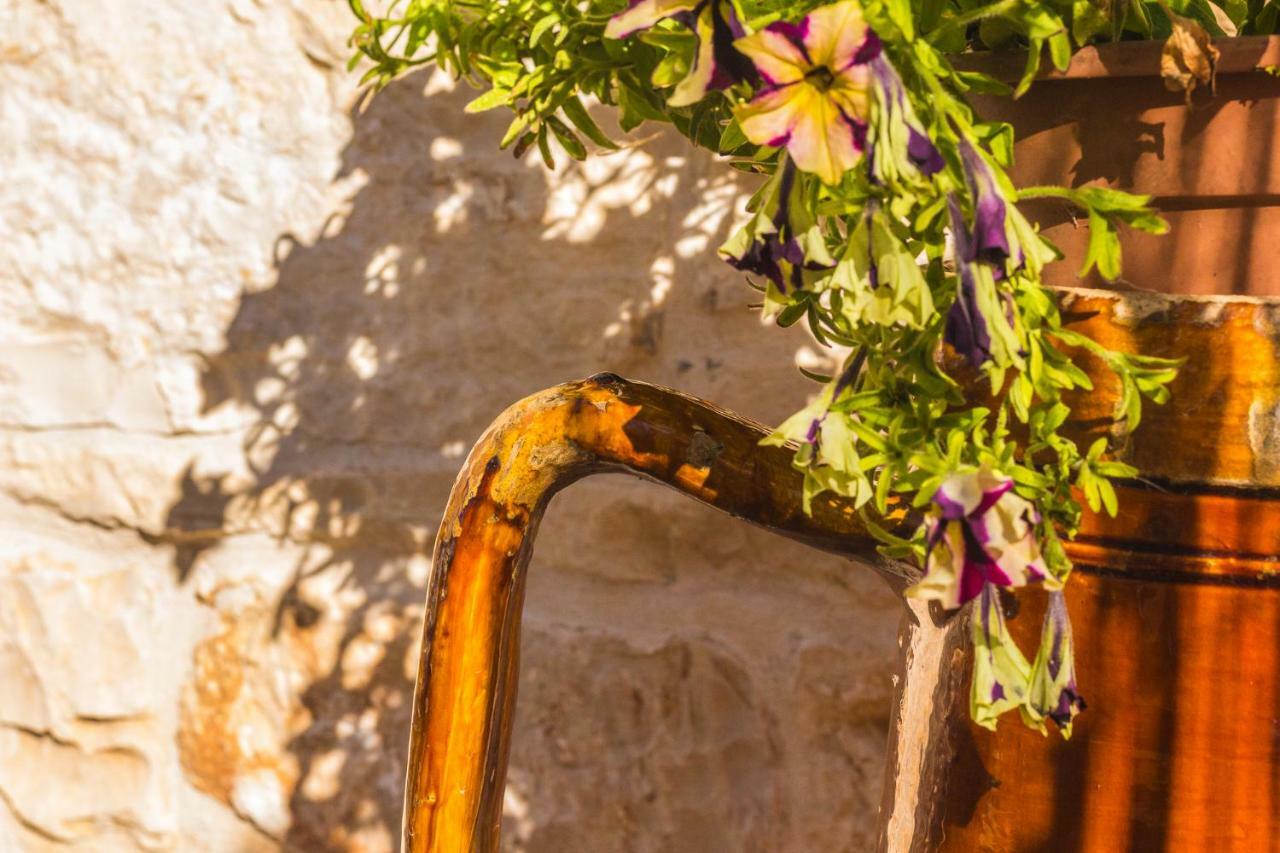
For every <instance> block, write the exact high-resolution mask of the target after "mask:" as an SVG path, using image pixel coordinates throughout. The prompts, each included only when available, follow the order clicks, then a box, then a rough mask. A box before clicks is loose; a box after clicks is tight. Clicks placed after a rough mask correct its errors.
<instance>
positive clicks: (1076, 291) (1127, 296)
mask: <svg viewBox="0 0 1280 853" xmlns="http://www.w3.org/2000/svg"><path fill="white" fill-rule="evenodd" d="M1277 85H1280V84H1277ZM1051 289H1052V290H1053V291H1054V292H1055V293H1060V294H1062V295H1063V296H1066V297H1069V298H1073V299H1076V298H1079V299H1114V300H1117V301H1120V302H1124V303H1125V304H1126V305H1129V306H1130V307H1132V308H1133V309H1138V313H1144V314H1145V313H1150V312H1151V311H1155V310H1159V308H1160V307H1162V306H1169V305H1186V304H1199V305H1258V306H1261V307H1264V308H1275V309H1280V296H1249V295H1247V294H1234V293H1162V292H1161V291H1158V290H1111V289H1109V288H1105V287H1053V288H1051ZM1144 308H1146V309H1149V310H1141V309H1144Z"/></svg>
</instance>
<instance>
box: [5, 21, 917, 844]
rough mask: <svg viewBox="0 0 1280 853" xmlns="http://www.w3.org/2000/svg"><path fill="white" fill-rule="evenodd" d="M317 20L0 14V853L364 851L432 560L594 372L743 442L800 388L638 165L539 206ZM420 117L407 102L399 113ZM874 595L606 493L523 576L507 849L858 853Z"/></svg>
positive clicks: (495, 120) (880, 623)
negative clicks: (534, 432)
mask: <svg viewBox="0 0 1280 853" xmlns="http://www.w3.org/2000/svg"><path fill="white" fill-rule="evenodd" d="M347 15H348V12H347V10H346V7H345V4H343V3H340V2H337V0H292V2H267V0H227V2H221V0H214V2H210V3H178V4H173V3H168V4H166V3H158V2H150V3H148V2H143V0H44V1H43V2H31V0H0V164H3V167H2V168H3V170H2V172H0V175H2V177H3V180H0V324H2V326H3V334H2V335H0V849H2V850H31V851H44V850H71V849H76V850H92V851H95V853H96V851H116V850H121V851H133V850H183V851H200V850H217V851H255V850H275V849H280V848H286V849H294V850H306V851H326V850H351V851H355V850H360V851H381V850H388V849H391V848H392V847H393V846H394V839H395V838H396V837H397V835H398V826H399V820H400V790H401V785H402V778H403V772H404V758H403V755H402V750H403V748H404V744H405V742H406V734H407V725H408V713H409V699H410V695H411V690H412V676H413V668H414V665H415V661H416V657H415V655H416V643H417V638H418V632H419V627H420V620H421V602H422V598H423V588H424V585H425V580H426V577H427V574H428V572H429V571H430V546H431V537H432V535H433V533H434V530H435V527H436V525H437V523H438V520H439V519H438V513H439V511H440V509H441V508H442V507H443V505H444V501H445V498H446V495H447V493H448V489H449V486H450V484H451V482H452V479H453V476H454V474H455V472H456V470H457V469H458V467H459V466H460V464H461V461H462V458H463V455H464V453H465V451H466V449H467V448H468V447H469V446H470V443H471V442H472V441H473V440H474V439H475V437H476V436H478V434H479V433H480V431H481V430H482V429H483V427H484V426H485V425H486V424H487V423H488V421H489V420H490V419H492V418H493V417H494V416H495V415H496V414H497V413H498V412H499V411H500V410H501V409H502V408H503V407H505V406H506V405H507V404H508V403H510V402H512V401H514V400H516V399H518V398H520V397H521V396H523V395H525V394H527V393H530V392H532V391H534V390H537V389H539V388H542V387H545V386H547V385H551V384H554V383H556V382H559V381H562V380H565V379H569V378H577V377H581V376H584V375H587V374H590V373H594V372H596V371H598V370H602V369H608V370H612V371H615V372H618V373H620V374H623V375H626V376H630V377H635V378H640V379H646V380H651V381H655V382H660V383H664V384H668V385H672V386H675V387H678V388H681V389H683V390H686V391H690V392H693V393H695V394H698V395H701V396H704V397H707V398H710V399H713V400H716V401H717V402H719V403H722V404H724V405H726V406H728V407H731V408H733V409H736V410H738V411H740V412H742V413H744V414H747V415H750V416H753V417H755V418H757V419H760V420H763V421H766V422H776V421H777V420H779V419H780V418H781V417H783V416H784V415H786V414H787V413H789V412H790V411H791V410H793V409H794V408H795V407H796V406H798V405H799V404H800V403H801V402H802V401H803V398H804V394H805V393H806V391H807V388H806V384H805V383H804V382H803V381H802V380H801V379H800V377H799V375H798V373H797V371H796V369H795V364H796V362H797V360H798V359H801V360H803V359H809V360H811V361H814V362H821V358H822V357H821V355H820V354H818V353H815V352H814V351H813V347H812V343H811V342H810V341H808V340H807V339H806V338H805V337H804V336H803V335H802V334H801V333H800V332H799V331H795V330H793V331H792V332H790V333H788V332H782V331H778V330H768V329H762V328H761V327H760V323H759V320H758V319H757V317H756V316H755V315H754V314H753V313H752V312H751V311H750V310H748V307H747V306H748V303H749V302H750V301H752V293H751V291H750V290H749V289H747V288H746V287H745V286H744V285H743V283H742V282H741V280H740V277H739V276H738V275H737V274H735V273H733V272H732V271H731V270H728V269H726V268H724V267H723V265H721V264H719V263H717V262H716V260H715V259H714V247H715V246H716V245H717V244H718V242H719V241H720V240H721V239H722V238H723V236H724V234H725V232H726V229H727V227H728V225H729V223H730V221H731V220H732V219H733V218H734V216H735V215H736V213H735V211H736V210H738V209H740V205H741V202H742V196H743V192H742V190H743V187H742V186H740V185H739V184H737V183H735V182H734V181H733V179H731V178H730V176H729V170H728V169H727V168H725V167H724V166H723V165H719V164H716V163H714V162H713V161H712V160H711V159H710V158H708V157H702V156H688V153H687V152H686V151H685V149H684V148H683V147H682V146H681V145H680V144H679V143H678V141H676V140H672V139H671V138H669V137H668V136H665V135H663V134H651V135H647V136H644V137H643V138H640V139H637V140H636V141H635V144H634V145H632V146H630V147H629V148H628V150H627V151H625V152H623V153H621V154H618V155H613V156H609V157H603V158H601V159H598V160H596V161H594V162H592V163H589V164H588V165H586V166H566V167H562V169H561V170H559V171H558V172H557V173H556V174H550V173H548V172H547V171H546V170H545V169H543V168H542V167H541V166H540V165H539V164H536V163H534V162H519V161H515V160H513V159H512V158H510V157H509V156H508V155H506V154H502V153H499V152H497V151H496V150H494V144H493V143H494V142H495V141H496V139H497V138H498V136H499V135H500V133H501V130H502V128H503V127H504V122H503V120H502V118H501V116H498V115H481V116H465V115H463V113H462V111H461V106H462V104H463V103H465V102H466V100H468V99H469V97H470V96H469V94H468V93H466V92H462V91H459V92H454V91H452V89H451V87H450V86H449V85H448V84H447V83H445V82H443V81H440V80H438V79H432V78H429V77H427V76H418V77H414V78H411V79H408V80H404V81H402V82H399V83H397V84H395V85H393V86H392V87H391V88H390V89H388V90H387V91H386V92H384V93H382V94H381V95H380V96H379V97H377V98H376V99H375V100H374V101H373V102H372V103H371V105H369V106H368V107H367V109H365V110H363V111H360V110H357V109H356V107H355V105H356V100H357V99H356V93H355V90H354V87H353V81H352V79H351V78H350V77H349V76H348V75H347V74H346V73H345V70H344V68H343V64H344V61H345V56H346V49H345V46H344V40H345V35H346V30H347V29H348V26H349V23H350V22H349V20H348V17H347ZM424 95H425V96H424ZM896 622H897V607H896V603H895V602H894V600H893V599H892V597H891V596H890V595H889V593H888V592H887V591H886V590H884V589H883V588H882V586H881V584H880V583H879V581H878V580H877V579H876V578H874V577H873V576H872V575H871V574H870V573H869V572H868V571H866V570H864V569H861V568H859V567H856V566H852V565H849V564H846V563H843V562H841V561H838V560H834V559H831V558H826V557H823V556H821V555H818V554H816V553H813V552H810V551H808V550H806V549H804V548H802V547H799V546H796V545H793V544H790V543H787V542H783V541H781V540H778V539H775V538H772V537H770V536H768V535H766V534H764V533H761V532H759V531H756V530H753V529H748V528H747V527H745V526H744V525H742V524H739V523H736V522H733V521H732V520H730V519H727V518H722V517H719V516H717V515H716V514H714V513H713V512H711V511H709V510H706V509H704V508H701V507H698V506H695V505H693V504H691V503H690V502H688V501H687V500H685V499H683V498H680V497H678V496H674V495H669V494H666V493H664V492H662V491H661V490H660V489H659V488H658V487H655V486H652V485H647V484H642V483H639V482H635V481H630V480H623V479H615V478H598V479H596V480H592V481H588V482H585V483H582V484H580V485H578V486H575V487H574V488H572V489H571V490H569V491H568V492H566V493H565V494H564V495H562V496H561V497H559V498H557V500H556V502H555V504H554V505H553V506H552V508H551V510H550V512H549V514H548V517H547V520H546V522H545V523H544V526H543V530H542V533H541V536H540V538H539V548H538V553H537V555H536V556H535V558H534V562H533V567H532V575H531V581H530V589H529V596H528V605H527V617H526V622H525V663H524V670H523V675H522V681H521V688H520V690H521V699H520V707H519V714H518V717H519V720H518V726H517V730H516V733H515V747H514V756H513V760H512V768H511V776H510V785H509V790H508V797H507V814H508V820H507V830H506V847H507V849H509V850H512V851H517V850H519V851H565V850H592V851H614V850H617V851H624V850H625V851H659V850H698V851H718V850H724V851H749V850H761V851H765V850H767V851H775V850H782V851H792V850H794V851H810V850H855V851H857V850H864V849H866V848H867V844H868V839H869V837H870V832H871V829H872V827H873V824H874V820H875V811H876V804H877V802H878V798H879V785H880V781H879V777H880V772H881V767H882V764H883V760H884V758H883V754H884V741H885V736H886V727H887V715H888V711H889V697H890V691H891V683H890V673H891V668H892V667H891V661H892V658H893V655H894V647H895V628H896Z"/></svg>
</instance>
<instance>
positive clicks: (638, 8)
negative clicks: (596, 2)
mask: <svg viewBox="0 0 1280 853" xmlns="http://www.w3.org/2000/svg"><path fill="white" fill-rule="evenodd" d="M666 18H672V19H675V20H677V21H679V22H680V23H682V24H684V25H685V26H686V27H688V28H689V29H691V30H693V33H694V36H695V38H696V40H697V47H696V48H695V49H694V53H693V64H692V66H691V67H690V68H689V73H688V74H687V75H686V76H685V78H684V79H683V80H681V81H680V82H679V83H678V84H677V85H676V87H675V89H674V90H673V91H672V93H671V96H670V97H669V98H667V103H668V104H670V105H671V106H673V107H684V106H689V105H690V104H696V103H697V102H698V101H700V100H702V99H703V97H705V96H706V94H707V92H709V91H711V90H722V89H727V88H729V87H730V86H732V85H733V84H734V83H737V82H740V81H742V80H750V81H752V82H754V81H755V80H756V79H757V78H756V75H755V68H754V67H753V66H752V64H751V62H750V61H749V60H747V58H746V57H744V56H743V55H742V54H741V53H739V52H738V50H737V49H736V48H735V47H734V41H735V40H736V39H739V38H742V36H743V35H745V34H746V30H745V28H744V27H743V26H742V23H741V22H740V21H739V20H738V14H737V12H736V11H735V9H734V6H733V2H732V0H632V2H631V5H629V6H628V7H627V8H626V9H625V10H624V11H622V12H619V13H618V14H616V15H614V16H613V17H612V18H610V19H609V23H608V24H607V25H606V26H605V29H604V34H605V37H606V38H615V39H620V38H626V37H627V36H630V35H633V34H634V33H637V32H639V31H640V30H647V29H649V28H650V27H652V26H654V25H655V24H657V23H658V22H659V21H662V20H664V19H666Z"/></svg>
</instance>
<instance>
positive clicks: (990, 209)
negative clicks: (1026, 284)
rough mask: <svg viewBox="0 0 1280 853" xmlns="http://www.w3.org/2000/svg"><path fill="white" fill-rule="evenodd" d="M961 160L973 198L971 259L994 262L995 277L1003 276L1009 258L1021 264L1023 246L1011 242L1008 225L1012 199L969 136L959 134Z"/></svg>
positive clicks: (1016, 263)
mask: <svg viewBox="0 0 1280 853" xmlns="http://www.w3.org/2000/svg"><path fill="white" fill-rule="evenodd" d="M959 149H960V163H961V165H963V166H964V181H965V185H966V186H967V187H968V188H969V195H970V196H971V197H972V198H973V243H972V246H971V247H970V259H971V260H977V261H983V262H984V263H988V264H990V265H991V268H992V273H993V274H994V275H995V277H996V278H1003V277H1004V275H1005V273H1006V272H1007V265H1008V262H1009V261H1010V259H1012V260H1013V265H1014V267H1018V266H1021V265H1022V250H1021V248H1020V247H1019V246H1018V245H1017V244H1016V243H1013V244H1012V245H1011V241H1010V239H1009V229H1008V227H1007V225H1006V220H1007V218H1008V211H1009V206H1010V205H1009V202H1008V200H1007V199H1006V198H1005V196H1004V193H1003V192H1002V191H1001V190H1000V185H999V184H998V183H997V182H996V178H995V175H994V174H993V173H992V171H991V167H990V166H988V165H987V161H986V160H984V159H983V158H982V155H981V154H979V153H978V150H977V149H976V148H974V147H973V145H972V144H971V143H970V142H969V140H967V139H965V138H964V137H963V136H961V137H960V142H959Z"/></svg>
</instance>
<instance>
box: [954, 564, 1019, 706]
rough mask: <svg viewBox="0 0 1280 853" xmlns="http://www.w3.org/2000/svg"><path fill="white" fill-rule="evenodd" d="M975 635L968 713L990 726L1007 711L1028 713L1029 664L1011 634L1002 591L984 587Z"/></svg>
mask: <svg viewBox="0 0 1280 853" xmlns="http://www.w3.org/2000/svg"><path fill="white" fill-rule="evenodd" d="M970 625H971V629H972V634H973V681H972V683H971V685H970V688H969V716H970V717H971V718H972V719H973V721H974V722H975V723H977V724H978V725H980V726H983V727H985V728H988V729H994V728H995V727H996V721H997V720H999V719H1000V715H1001V714H1003V713H1004V712H1005V711H1010V710H1012V709H1014V708H1018V707H1021V708H1022V709H1023V712H1024V713H1025V712H1026V704H1025V703H1026V699H1027V689H1028V679H1029V676H1030V670H1031V668H1030V666H1028V664H1027V659H1026V658H1025V657H1023V656H1022V652H1021V650H1019V649H1018V646H1017V644H1016V643H1015V642H1014V641H1013V638H1012V637H1010V636H1009V631H1008V628H1007V627H1006V625H1005V621H1004V611H1003V609H1002V608H1001V606H1000V593H999V590H998V589H997V588H996V587H994V586H992V585H991V584H986V585H984V586H983V587H982V593H981V595H980V596H979V599H978V605H977V609H976V610H975V611H974V613H973V617H972V622H971V623H970Z"/></svg>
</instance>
